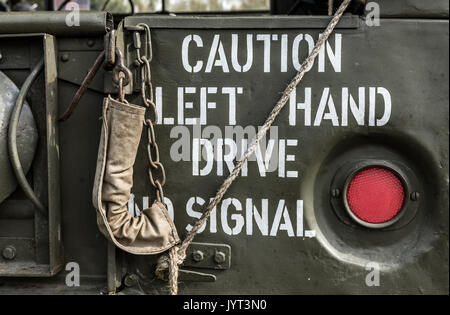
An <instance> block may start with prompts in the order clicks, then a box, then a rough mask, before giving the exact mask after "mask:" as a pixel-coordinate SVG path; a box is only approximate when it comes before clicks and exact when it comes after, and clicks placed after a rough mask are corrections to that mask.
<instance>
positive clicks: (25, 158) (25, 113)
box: [0, 71, 38, 203]
mask: <svg viewBox="0 0 450 315" xmlns="http://www.w3.org/2000/svg"><path fill="white" fill-rule="evenodd" d="M18 94H19V89H18V87H17V86H16V85H15V84H14V82H12V81H11V80H10V79H9V78H8V77H7V76H6V75H5V74H4V73H3V72H1V71H0V169H1V170H2V179H1V181H0V203H1V202H3V200H5V199H6V198H7V197H8V196H9V195H10V194H11V193H12V192H13V191H14V190H15V189H16V187H17V180H16V176H15V175H14V172H13V170H12V168H11V162H10V159H9V152H8V140H7V139H8V128H9V120H10V116H11V113H12V110H13V108H14V105H15V102H16V99H17V96H18ZM37 141H38V132H37V128H36V122H35V120H34V118H33V114H32V112H31V109H30V107H29V106H28V104H27V103H25V104H24V106H23V109H22V112H21V115H20V119H19V124H18V128H17V150H18V153H19V156H20V162H21V164H22V167H23V169H24V172H25V173H27V172H28V171H29V169H30V167H31V163H32V161H33V158H34V154H35V152H36V145H37Z"/></svg>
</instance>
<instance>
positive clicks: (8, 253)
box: [2, 245, 16, 260]
mask: <svg viewBox="0 0 450 315" xmlns="http://www.w3.org/2000/svg"><path fill="white" fill-rule="evenodd" d="M2 256H3V258H5V259H7V260H12V259H14V258H16V248H15V247H14V246H12V245H8V246H6V247H5V248H3V251H2Z"/></svg>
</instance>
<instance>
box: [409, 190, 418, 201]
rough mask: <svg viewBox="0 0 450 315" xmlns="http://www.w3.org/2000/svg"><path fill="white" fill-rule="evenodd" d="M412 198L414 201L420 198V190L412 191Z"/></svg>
mask: <svg viewBox="0 0 450 315" xmlns="http://www.w3.org/2000/svg"><path fill="white" fill-rule="evenodd" d="M410 198H411V200H412V201H417V200H419V198H420V193H419V192H418V191H414V192H412V193H411V195H410Z"/></svg>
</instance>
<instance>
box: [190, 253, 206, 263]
mask: <svg viewBox="0 0 450 315" xmlns="http://www.w3.org/2000/svg"><path fill="white" fill-rule="evenodd" d="M204 258H205V255H204V254H203V252H202V251H201V250H196V251H194V252H193V253H192V259H193V260H194V261H196V262H200V261H202V260H203V259H204Z"/></svg>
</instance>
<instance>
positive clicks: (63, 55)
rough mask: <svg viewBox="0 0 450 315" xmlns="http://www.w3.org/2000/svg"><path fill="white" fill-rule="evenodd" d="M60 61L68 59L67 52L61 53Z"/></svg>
mask: <svg viewBox="0 0 450 315" xmlns="http://www.w3.org/2000/svg"><path fill="white" fill-rule="evenodd" d="M61 61H62V62H67V61H69V54H68V53H63V54H62V55H61Z"/></svg>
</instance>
